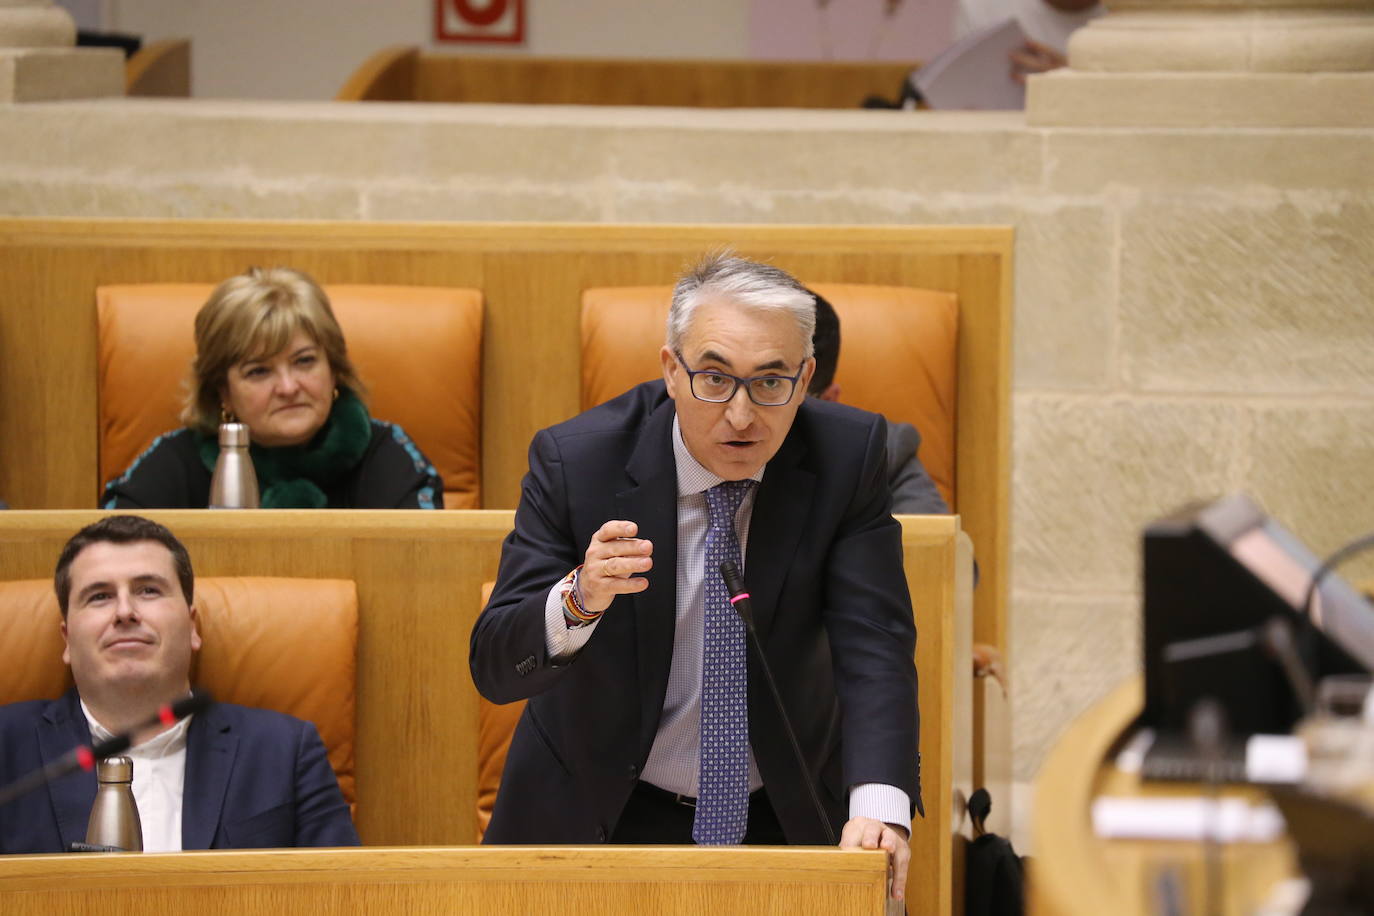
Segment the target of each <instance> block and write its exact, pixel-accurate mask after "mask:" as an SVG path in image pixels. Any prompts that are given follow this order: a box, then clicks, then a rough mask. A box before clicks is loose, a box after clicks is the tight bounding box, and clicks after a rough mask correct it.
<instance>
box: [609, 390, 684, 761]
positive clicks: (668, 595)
mask: <svg viewBox="0 0 1374 916" xmlns="http://www.w3.org/2000/svg"><path fill="white" fill-rule="evenodd" d="M674 415H675V414H674V407H673V402H672V401H671V400H668V401H665V402H664V403H663V404H661V405H660V406H659V407H658V408H657V409H656V410H655V411H654V412H653V413H652V414H651V415H650V416H649V419H648V420H647V421H645V423H644V428H643V432H642V433H641V435H640V437H639V441H638V443H637V444H636V446H635V450H634V454H632V455H631V456H630V461H629V463H628V464H627V465H626V467H625V470H626V473H628V474H629V476H630V478H631V480H633V481H634V483H635V486H632V487H630V488H629V489H627V490H624V491H622V492H620V493H617V494H616V498H615V503H616V511H617V513H618V517H619V518H623V519H629V520H630V521H633V522H635V523H636V524H638V525H639V536H640V537H644V538H648V539H649V540H651V541H653V544H654V555H653V556H654V568H653V569H652V570H651V571H650V572H649V576H648V578H649V587H648V588H647V589H645V590H644V591H642V592H640V593H639V594H637V595H634V596H632V597H633V604H634V616H633V626H634V630H633V632H634V634H635V640H636V642H637V644H638V645H637V648H638V651H637V652H636V653H635V657H636V659H637V663H638V665H639V672H638V679H639V686H640V689H639V697H640V737H641V742H642V744H643V746H644V747H648V746H649V745H650V744H652V742H653V739H654V735H655V734H656V733H657V731H658V720H659V716H660V714H661V713H662V711H663V698H664V696H665V694H666V693H667V690H668V669H669V666H670V665H671V664H672V658H673V633H674V628H675V626H676V620H677V610H676V607H677V578H676V567H677V463H676V461H675V459H674V458H673V440H672V429H673V417H674Z"/></svg>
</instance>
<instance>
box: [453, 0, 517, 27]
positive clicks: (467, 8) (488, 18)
mask: <svg viewBox="0 0 1374 916" xmlns="http://www.w3.org/2000/svg"><path fill="white" fill-rule="evenodd" d="M453 5H454V7H455V8H457V10H458V16H459V18H461V19H462V20H463V21H464V22H466V23H468V24H469V25H491V24H493V23H495V22H496V21H498V20H499V19H500V18H501V17H502V16H504V15H506V7H507V6H509V5H510V0H487V2H486V3H483V2H481V0H477V2H476V3H474V2H472V0H453Z"/></svg>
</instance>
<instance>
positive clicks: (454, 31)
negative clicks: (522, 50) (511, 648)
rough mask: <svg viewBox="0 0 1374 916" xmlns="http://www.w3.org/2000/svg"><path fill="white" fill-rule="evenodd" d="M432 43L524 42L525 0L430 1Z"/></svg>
mask: <svg viewBox="0 0 1374 916" xmlns="http://www.w3.org/2000/svg"><path fill="white" fill-rule="evenodd" d="M434 40H435V41H454V42H469V41H478V42H492V41H495V42H507V43H509V44H520V43H522V42H523V41H524V40H525V0H434Z"/></svg>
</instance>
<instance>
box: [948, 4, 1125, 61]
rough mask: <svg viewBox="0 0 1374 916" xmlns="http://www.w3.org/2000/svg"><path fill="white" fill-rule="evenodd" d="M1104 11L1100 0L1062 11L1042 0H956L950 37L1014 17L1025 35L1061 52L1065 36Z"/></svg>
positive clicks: (1067, 37)
mask: <svg viewBox="0 0 1374 916" xmlns="http://www.w3.org/2000/svg"><path fill="white" fill-rule="evenodd" d="M1105 12H1106V10H1105V9H1103V7H1102V4H1100V3H1099V4H1097V5H1096V6H1093V7H1089V8H1088V9H1086V10H1084V11H1083V12H1081V13H1066V12H1064V11H1062V10H1057V9H1055V8H1054V7H1052V6H1050V5H1049V4H1048V3H1046V2H1045V0H959V6H958V8H957V9H956V11H955V15H954V39H955V40H956V41H958V40H959V39H961V38H963V37H964V36H965V35H968V34H969V33H970V32H976V31H978V30H979V29H986V28H988V27H989V26H994V25H997V24H998V23H999V22H1002V21H1003V20H1005V19H1011V18H1013V17H1015V19H1016V20H1017V21H1018V22H1019V23H1021V28H1022V29H1024V30H1025V32H1026V35H1027V36H1029V37H1030V38H1032V39H1034V40H1035V41H1038V42H1040V43H1041V44H1043V45H1048V46H1049V47H1051V48H1054V49H1055V50H1056V51H1058V52H1059V53H1060V54H1064V53H1066V52H1067V51H1068V48H1069V36H1070V35H1072V34H1073V33H1074V31H1075V30H1076V29H1078V28H1079V27H1080V26H1083V25H1087V24H1088V22H1089V21H1090V20H1092V19H1095V18H1096V17H1098V16H1101V15H1102V14H1103V13H1105Z"/></svg>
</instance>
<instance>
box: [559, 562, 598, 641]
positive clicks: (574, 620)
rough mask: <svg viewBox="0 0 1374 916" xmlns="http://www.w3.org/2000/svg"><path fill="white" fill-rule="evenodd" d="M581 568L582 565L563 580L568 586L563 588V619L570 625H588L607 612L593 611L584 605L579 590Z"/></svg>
mask: <svg viewBox="0 0 1374 916" xmlns="http://www.w3.org/2000/svg"><path fill="white" fill-rule="evenodd" d="M581 570H582V567H581V566H578V567H577V569H574V570H573V571H572V572H570V573H568V575H567V577H566V578H564V579H563V582H562V584H563V585H564V586H566V587H565V588H564V589H563V619H564V620H565V621H566V622H567V624H568V626H569V627H581V626H586V625H587V624H589V623H591V622H592V621H594V620H598V619H600V617H601V615H602V614H603V613H605V612H604V611H596V612H592V611H589V610H587V609H586V608H585V607H583V606H582V598H581V596H580V594H579V593H578V590H577V574H578V573H579V572H581Z"/></svg>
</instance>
